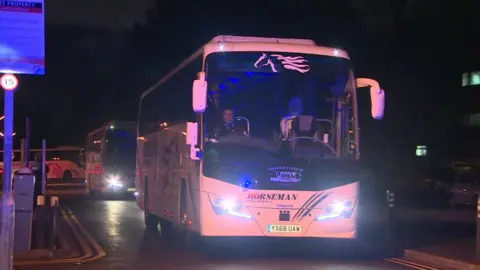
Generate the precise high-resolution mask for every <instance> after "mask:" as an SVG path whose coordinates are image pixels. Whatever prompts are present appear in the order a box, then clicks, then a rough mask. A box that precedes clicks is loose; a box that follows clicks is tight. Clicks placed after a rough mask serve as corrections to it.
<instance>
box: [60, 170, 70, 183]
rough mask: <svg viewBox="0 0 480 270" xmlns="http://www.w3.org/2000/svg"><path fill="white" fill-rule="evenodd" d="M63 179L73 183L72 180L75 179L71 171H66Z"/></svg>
mask: <svg viewBox="0 0 480 270" xmlns="http://www.w3.org/2000/svg"><path fill="white" fill-rule="evenodd" d="M62 179H63V181H72V179H73V175H72V172H71V171H70V170H66V171H64V172H63V178H62Z"/></svg>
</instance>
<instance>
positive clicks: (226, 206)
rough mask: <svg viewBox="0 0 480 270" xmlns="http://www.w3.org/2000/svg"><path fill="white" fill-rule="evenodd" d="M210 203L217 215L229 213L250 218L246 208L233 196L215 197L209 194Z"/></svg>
mask: <svg viewBox="0 0 480 270" xmlns="http://www.w3.org/2000/svg"><path fill="white" fill-rule="evenodd" d="M208 198H209V199H210V204H211V205H212V208H213V211H215V213H216V214H217V215H229V216H234V217H239V218H246V219H251V218H252V216H251V215H250V214H249V213H248V210H247V209H246V208H245V207H243V205H242V204H241V203H240V202H239V201H237V200H236V199H234V198H223V197H217V196H215V195H213V194H209V195H208Z"/></svg>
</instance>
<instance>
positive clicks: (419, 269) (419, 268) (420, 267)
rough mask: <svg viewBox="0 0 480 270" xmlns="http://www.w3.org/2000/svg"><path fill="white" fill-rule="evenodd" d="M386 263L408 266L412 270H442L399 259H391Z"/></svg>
mask: <svg viewBox="0 0 480 270" xmlns="http://www.w3.org/2000/svg"><path fill="white" fill-rule="evenodd" d="M385 261H387V262H391V263H395V264H400V265H403V266H408V267H411V268H413V269H417V270H441V269H440V268H437V267H433V266H428V265H425V264H421V263H417V262H412V261H407V260H404V259H399V258H389V259H385Z"/></svg>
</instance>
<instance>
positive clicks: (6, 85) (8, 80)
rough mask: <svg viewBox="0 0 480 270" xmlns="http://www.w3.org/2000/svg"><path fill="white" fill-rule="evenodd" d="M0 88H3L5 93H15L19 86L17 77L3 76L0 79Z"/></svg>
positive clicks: (11, 75)
mask: <svg viewBox="0 0 480 270" xmlns="http://www.w3.org/2000/svg"><path fill="white" fill-rule="evenodd" d="M0 86H2V88H3V90H5V91H13V90H15V89H16V88H17V86H18V79H17V76H15V75H13V74H3V75H2V76H1V77H0Z"/></svg>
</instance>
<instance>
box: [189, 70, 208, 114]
mask: <svg viewBox="0 0 480 270" xmlns="http://www.w3.org/2000/svg"><path fill="white" fill-rule="evenodd" d="M192 100H193V103H192V107H193V111H194V112H196V113H203V112H205V109H206V108H207V81H206V80H205V72H199V73H198V79H197V80H195V81H193V89H192Z"/></svg>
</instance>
